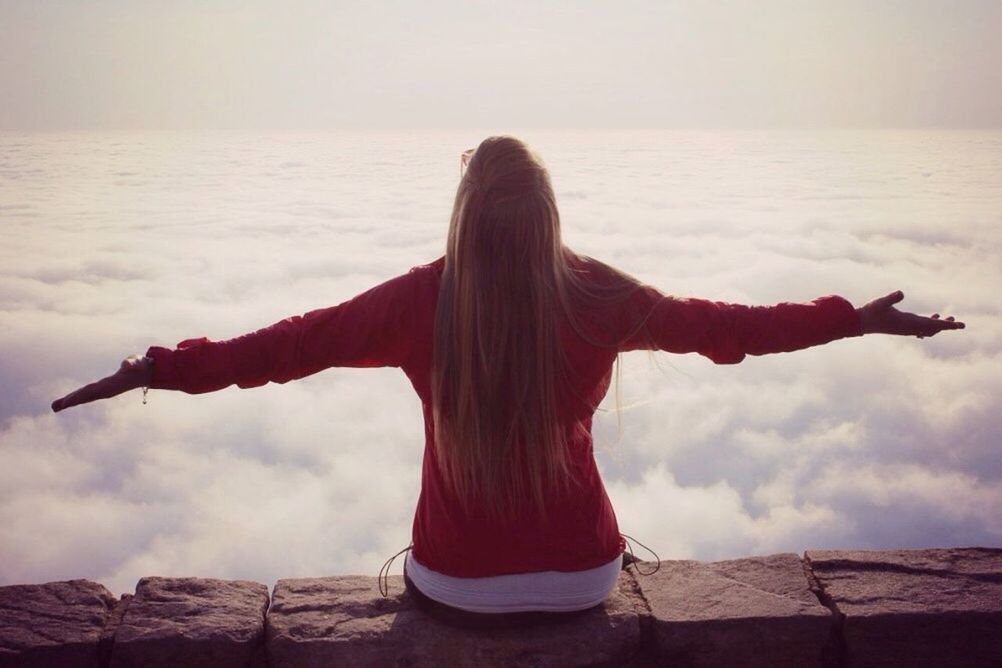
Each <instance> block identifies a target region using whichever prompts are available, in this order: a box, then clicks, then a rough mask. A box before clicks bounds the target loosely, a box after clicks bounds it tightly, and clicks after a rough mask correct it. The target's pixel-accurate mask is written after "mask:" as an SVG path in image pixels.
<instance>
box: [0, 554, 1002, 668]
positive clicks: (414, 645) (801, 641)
mask: <svg viewBox="0 0 1002 668" xmlns="http://www.w3.org/2000/svg"><path fill="white" fill-rule="evenodd" d="M652 567H653V564H650V563H641V564H640V568H641V569H643V570H648V569H650V568H652ZM390 590H391V595H390V596H389V597H388V598H383V597H381V596H380V595H379V593H378V590H377V584H376V578H372V577H362V576H341V577H325V578H302V579H290V580H279V581H278V583H277V584H276V585H275V589H274V593H273V595H272V597H270V600H271V607H270V609H269V596H268V589H267V587H265V586H264V585H263V584H259V583H255V582H247V581H232V580H214V579H208V578H143V579H142V580H140V582H139V584H138V585H137V587H136V594H135V595H134V596H130V595H128V594H127V595H125V596H123V597H122V598H121V599H118V600H116V599H115V597H114V596H112V595H111V593H110V592H108V590H107V589H105V588H104V587H103V586H102V585H100V584H98V583H95V582H88V581H86V580H70V581H67V582H50V583H47V584H40V585H13V586H6V587H0V668H3V667H6V666H94V667H101V668H104V667H105V666H116V667H121V666H153V667H156V666H168V665H169V666H248V667H253V668H258V667H260V666H265V665H269V666H276V667H277V666H313V665H315V666H326V665H340V664H350V665H386V664H394V665H410V666H423V665H429V666H431V665H459V666H462V665H499V664H503V665H523V666H550V665H561V666H563V665H577V666H588V665H635V666H639V665H664V664H671V665H677V666H717V665H728V666H776V667H777V668H780V667H783V666H797V667H798V668H799V667H800V666H842V665H848V666H890V665H895V666H897V665H914V666H926V665H928V666H932V665H937V666H942V665H957V666H965V667H966V666H995V665H999V663H998V662H999V657H1002V636H1000V634H999V633H998V629H999V628H1002V549H990V548H954V549H930V550H896V551H894V550H892V551H872V552H868V551H858V550H856V551H851V550H841V551H840V550H810V551H808V552H807V553H806V558H805V559H804V560H801V559H800V558H799V557H798V556H797V555H794V554H779V555H771V556H765V557H751V558H747V559H734V560H729V561H719V562H712V563H705V562H696V561H665V562H662V564H661V568H660V570H659V571H658V572H657V573H656V574H654V575H651V576H646V577H645V576H636V575H634V574H633V573H632V571H631V572H630V573H624V574H622V575H621V576H620V580H619V586H618V588H617V590H616V592H615V593H614V594H613V596H611V597H610V598H609V599H608V600H607V601H606V602H605V604H604V605H602V606H601V607H599V608H596V609H594V610H591V611H588V612H586V613H582V614H581V615H580V616H578V617H576V618H574V619H573V620H565V621H562V622H556V623H553V622H551V623H548V624H546V625H541V626H538V627H537V626H530V627H524V628H494V629H490V630H468V629H461V628H456V627H453V626H449V625H447V624H444V623H442V622H439V621H437V620H435V619H431V618H429V617H427V616H425V615H424V613H422V612H421V611H419V610H417V609H416V608H415V606H414V603H413V601H412V600H411V599H410V597H409V596H408V595H407V594H406V592H405V591H404V586H403V582H402V578H400V577H393V578H390ZM819 598H820V599H821V601H823V603H824V604H823V605H822V603H821V602H819Z"/></svg>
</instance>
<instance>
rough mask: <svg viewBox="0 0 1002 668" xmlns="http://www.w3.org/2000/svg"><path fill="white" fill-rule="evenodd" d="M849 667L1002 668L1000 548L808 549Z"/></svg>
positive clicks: (1001, 572) (1001, 573)
mask: <svg viewBox="0 0 1002 668" xmlns="http://www.w3.org/2000/svg"><path fill="white" fill-rule="evenodd" d="M806 560H807V562H808V564H809V566H810V568H811V571H812V573H813V574H814V577H815V578H817V580H818V582H819V584H820V585H821V587H822V589H823V591H824V593H825V594H826V595H827V597H828V598H830V600H831V602H832V604H833V605H834V607H835V608H836V610H837V611H838V613H840V614H841V615H842V616H843V619H842V620H841V623H842V626H843V630H842V634H843V638H844V640H845V653H846V656H845V660H846V665H848V666H901V665H908V666H944V665H958V666H960V665H963V666H998V665H1002V632H1000V630H1002V549H985V548H966V549H964V548H953V549H927V550H889V551H866V550H809V551H808V552H807V553H806Z"/></svg>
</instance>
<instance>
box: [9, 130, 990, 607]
mask: <svg viewBox="0 0 1002 668" xmlns="http://www.w3.org/2000/svg"><path fill="white" fill-rule="evenodd" d="M516 132H517V131H516ZM485 134H487V133H486V132H477V131H470V132H429V133H422V134H417V135H415V134H407V133H392V132H381V133H353V134H352V133H348V134H345V133H328V134H285V135H251V134H240V133H214V134H200V133H191V134H182V133H150V134H137V133H100V134H86V133H68V134H29V133H12V134H7V135H3V136H0V156H2V157H0V220H2V221H3V225H4V230H5V233H6V234H5V243H4V244H3V246H2V247H0V273H2V275H3V277H2V282H0V286H2V287H0V383H2V388H3V392H2V394H0V420H2V422H0V460H2V462H3V464H4V465H3V467H0V583H14V582H39V581H47V580H54V579H62V578H72V577H89V578H92V579H96V580H99V581H102V582H104V583H105V584H106V585H107V586H109V587H110V588H111V589H112V590H114V591H116V592H118V593H121V592H126V591H130V590H131V589H132V587H133V586H134V583H135V581H136V580H137V579H138V578H139V577H141V576H144V575H154V574H159V575H202V576H216V577H234V578H236V577H239V578H250V579H255V580H258V581H262V582H267V583H271V582H274V580H275V579H277V578H279V577H294V576H307V575H321V574H336V573H352V572H360V573H369V574H375V573H376V571H377V570H378V568H379V565H380V564H381V562H382V560H383V559H385V558H386V557H388V556H389V555H390V554H392V553H394V552H396V551H397V550H398V549H399V548H400V547H403V546H404V545H406V544H407V542H408V541H409V532H410V521H411V515H412V512H413V506H414V503H415V501H416V498H417V493H418V485H419V475H420V461H421V448H422V445H423V433H422V428H421V412H420V405H419V403H418V400H417V398H416V396H415V395H414V394H413V391H412V390H411V388H410V386H409V384H408V382H407V381H406V379H405V378H404V376H403V374H401V373H399V371H397V370H393V369H380V370H357V369H331V370H327V371H325V372H323V373H320V374H317V375H316V376H313V377H310V378H308V379H304V380H301V381H297V382H295V383H289V384H287V385H283V386H277V385H273V386H268V387H263V388H257V389H253V390H239V389H236V388H230V389H227V390H223V391H221V392H217V393H213V394H209V395H201V396H188V395H183V394H179V393H170V392H162V391H151V392H150V395H149V402H148V404H147V405H145V406H144V405H142V403H141V398H140V395H139V393H138V392H135V393H130V394H126V395H123V396H120V397H118V398H115V399H113V400H108V401H104V402H98V403H95V404H90V405H86V406H82V407H77V408H74V409H70V410H68V411H65V412H63V413H60V414H58V415H53V414H51V413H50V412H49V410H48V405H49V402H51V401H52V399H54V398H56V397H58V396H61V395H62V394H64V393H65V392H67V391H69V390H70V389H73V388H75V387H77V386H79V385H81V384H83V383H86V382H89V381H91V380H94V379H96V378H99V377H101V376H103V375H106V374H107V373H110V372H111V371H113V370H114V369H115V368H116V366H117V364H118V362H119V361H120V360H121V359H122V358H123V357H125V356H127V355H129V354H132V353H137V352H142V351H144V350H145V349H146V347H147V346H148V345H151V344H159V345H168V346H172V345H174V344H175V343H176V342H178V341H180V340H182V339H184V338H189V337H194V336H208V337H210V338H213V339H222V338H228V337H231V336H235V335H238V334H241V333H244V332H246V331H252V330H254V329H257V328H258V327H261V326H264V325H267V324H270V323H272V322H274V321H277V320H279V319H281V318H284V317H286V316H288V315H292V314H297V313H302V312H305V311H307V310H310V309H312V308H317V307H320V306H327V305H332V304H336V303H339V302H341V301H343V300H345V299H348V298H350V297H351V296H353V295H355V294H357V293H359V292H361V291H362V290H364V289H366V288H367V287H369V286H371V285H373V284H375V283H376V282H378V281H381V280H383V279H385V278H388V277H390V276H393V275H396V274H398V273H401V272H403V271H405V270H406V269H408V268H409V267H411V266H413V265H416V264H421V263H424V262H427V261H430V260H432V259H434V258H436V257H438V256H439V255H440V254H441V252H442V248H443V246H444V236H445V228H446V221H447V219H448V214H449V210H450V207H451V202H452V197H453V195H454V188H455V184H456V179H457V177H458V164H459V153H460V152H461V151H462V150H463V149H465V148H468V147H470V146H475V145H476V144H477V143H478V142H479V140H480V139H482V137H483V136H484V135H485ZM517 134H520V135H521V136H523V137H524V138H525V139H527V140H528V141H529V142H530V143H531V144H532V145H533V146H534V148H536V149H537V150H538V152H539V153H540V154H541V155H542V157H543V158H544V160H546V162H547V164H548V165H549V166H550V169H551V173H552V176H553V180H554V184H555V187H556V189H557V197H558V202H559V205H560V208H561V215H562V220H563V224H564V235H565V241H566V243H568V245H570V246H572V247H573V248H575V249H576V250H578V251H581V252H585V253H589V254H592V255H595V256H597V257H599V258H601V259H603V260H605V261H608V262H610V263H612V264H615V265H617V266H619V267H621V268H623V269H625V270H626V271H628V272H630V273H633V274H634V275H636V276H638V277H640V278H641V279H643V280H645V281H647V282H649V283H651V284H654V285H657V286H658V287H660V288H661V289H663V290H665V291H666V292H670V293H674V294H679V295H695V296H703V297H710V298H714V299H721V300H727V301H735V302H743V303H759V304H765V303H775V302H778V301H784V300H786V301H806V300H809V299H812V298H814V297H817V296H820V295H823V294H830V293H837V294H841V295H843V296H845V297H846V298H848V299H849V300H850V301H852V302H853V303H855V304H857V305H859V304H861V303H863V302H864V301H866V300H868V299H871V298H873V297H876V296H879V295H882V294H886V293H887V292H890V291H892V290H894V289H898V288H900V289H903V290H904V291H905V295H906V299H905V301H904V303H903V304H902V307H903V308H907V309H911V310H915V311H917V312H921V313H931V312H934V311H938V312H941V313H944V314H955V315H957V316H958V317H960V318H962V319H963V320H965V321H966V322H967V324H968V329H967V330H966V331H964V332H960V333H956V332H947V333H944V334H942V335H940V336H937V337H936V338H934V339H929V340H925V341H917V340H914V339H908V340H905V339H895V338H891V337H882V336H869V337H865V338H863V339H851V340H845V341H837V342H834V343H832V344H829V345H827V346H824V347H820V348H815V349H810V350H806V351H800V352H797V353H791V354H782V355H773V356H766V357H760V358H749V359H747V360H746V361H745V362H743V363H742V364H740V365H737V366H715V365H713V364H712V363H710V362H709V361H708V360H705V359H703V358H700V357H698V356H671V355H668V354H666V353H657V354H655V355H653V356H651V355H648V354H646V353H631V354H629V355H625V356H624V357H623V385H622V387H621V392H622V406H623V409H622V411H621V413H620V415H619V416H618V417H617V415H616V414H615V411H614V409H615V406H616V401H615V397H614V395H613V393H610V396H609V397H607V399H606V401H605V404H604V406H603V408H604V409H605V410H603V411H602V412H600V413H599V414H598V415H597V416H596V422H595V429H594V431H595V436H596V451H597V457H598V459H599V464H600V467H601V468H602V470H603V473H604V475H605V478H606V482H607V486H608V489H609V493H610V496H611V497H612V499H613V503H614V505H615V507H616V509H617V513H618V516H619V519H620V524H621V528H622V530H623V531H624V532H626V533H628V534H630V535H633V536H635V537H637V538H638V539H640V540H641V541H642V542H644V543H646V544H648V545H650V546H651V547H653V548H654V549H655V550H657V551H658V553H659V554H660V555H661V556H662V557H694V558H700V559H713V558H722V557H729V556H737V555H743V554H749V553H767V552H775V551H780V550H795V551H796V550H802V549H804V548H808V547H835V546H842V547H902V546H919V545H960V544H981V545H1000V544H1002V513H1000V512H999V510H998V508H1002V458H1000V457H999V456H998V445H997V444H998V443H999V442H1000V441H1002V418H1000V417H999V416H1000V415H1002V411H1000V408H1002V406H1000V399H1002V376H1000V374H999V371H998V370H999V369H1000V368H1002V364H1000V361H1002V360H1000V356H1002V326H1000V325H999V317H998V316H999V307H998V300H997V295H996V292H997V286H999V285H1002V275H1000V274H1002V270H1000V267H1002V261H1000V260H1002V234H1000V232H999V230H1000V229H1002V226H1000V225H999V223H1000V222H1002V220H1000V218H1002V216H1000V213H999V212H1000V211H1002V180H1000V178H999V170H998V161H999V155H1002V136H1000V135H999V134H998V133H994V134H992V133H972V132H966V133H965V132H937V133H923V132H830V133H804V132H779V133H776V132H774V133H756V132H730V133H709V132H674V133H672V132H663V133H661V132H601V133H598V132H593V133H580V132H577V133H575V132H538V131H537V132H529V131H526V132H517ZM619 423H621V426H622V429H621V431H620V428H619Z"/></svg>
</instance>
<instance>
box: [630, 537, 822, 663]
mask: <svg viewBox="0 0 1002 668" xmlns="http://www.w3.org/2000/svg"><path fill="white" fill-rule="evenodd" d="M640 567H641V569H642V570H644V571H648V570H651V569H652V568H653V567H654V564H653V563H641V564H640ZM637 582H638V583H639V586H640V589H641V591H642V593H643V596H644V598H645V599H646V601H647V603H648V605H649V606H650V611H651V618H652V619H651V627H652V628H651V633H652V636H653V638H652V639H653V645H654V647H653V649H654V652H655V653H656V654H657V655H658V657H659V658H660V660H662V661H664V662H668V663H672V664H674V665H684V666H724V665H726V666H817V665H822V664H823V663H824V660H823V656H824V654H825V651H824V650H825V648H826V646H827V645H828V644H830V642H831V633H832V625H833V623H834V621H833V619H832V614H831V612H830V611H829V610H828V609H827V608H825V607H824V606H822V605H821V604H820V603H819V602H818V599H817V597H816V596H815V595H814V594H813V593H812V592H811V590H810V588H809V586H808V580H807V577H806V575H805V574H804V569H803V563H802V562H801V560H800V557H798V556H797V555H796V554H776V555H771V556H765V557H752V558H748V559H734V560H729V561H717V562H709V563H707V562H699V561H664V562H661V568H660V569H659V570H658V571H657V572H656V573H654V574H653V575H649V576H643V575H640V576H637Z"/></svg>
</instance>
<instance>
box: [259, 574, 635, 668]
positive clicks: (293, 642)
mask: <svg viewBox="0 0 1002 668" xmlns="http://www.w3.org/2000/svg"><path fill="white" fill-rule="evenodd" d="M389 584H390V592H391V595H390V596H389V597H388V598H383V597H382V596H380V594H379V590H378V587H377V581H376V578H373V577H362V576H346V577H325V578H306V579H289V580H279V581H278V583H277V584H276V585H275V591H274V594H273V596H272V606H271V610H270V611H269V613H268V628H267V637H268V640H267V645H268V657H269V665H270V666H271V667H272V668H282V667H291V666H296V667H297V668H298V667H301V666H337V665H357V666H370V665H379V666H384V665H394V666H450V667H451V666H485V665H505V666H587V665H596V664H610V665H615V664H619V663H621V662H624V661H627V660H630V659H632V658H633V654H634V653H635V652H636V651H637V650H638V648H639V644H640V614H641V613H642V612H643V603H642V601H641V600H640V599H639V597H638V596H637V595H636V593H635V591H634V588H633V585H632V582H631V580H630V578H629V576H628V575H626V574H622V575H621V576H620V581H619V587H618V588H617V590H616V592H614V594H613V595H612V596H610V597H609V599H607V600H606V602H605V603H604V604H603V605H602V606H600V607H599V608H596V609H593V610H589V611H587V612H584V613H581V614H580V615H577V616H575V617H574V618H573V619H571V620H565V621H561V622H552V621H550V622H547V623H545V624H541V625H539V626H535V625H533V626H528V627H524V628H498V629H494V628H492V629H486V630H479V629H478V630H469V629H463V628H458V627H455V626H452V625H449V624H447V623H443V622H440V621H438V620H436V619H432V618H430V617H428V616H427V615H425V613H423V612H422V611H421V610H419V609H417V608H416V607H415V604H414V601H413V599H411V597H410V596H409V595H408V594H407V592H406V590H405V589H404V584H403V578H402V577H401V576H394V577H391V578H390V581H389Z"/></svg>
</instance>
